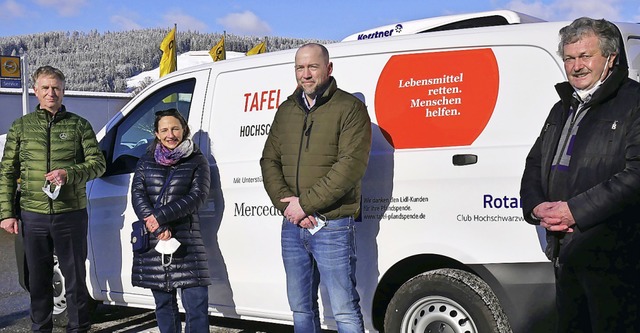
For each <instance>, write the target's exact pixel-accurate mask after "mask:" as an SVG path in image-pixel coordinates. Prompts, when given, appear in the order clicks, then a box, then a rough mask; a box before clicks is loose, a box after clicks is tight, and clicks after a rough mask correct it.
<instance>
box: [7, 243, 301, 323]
mask: <svg viewBox="0 0 640 333" xmlns="http://www.w3.org/2000/svg"><path fill="white" fill-rule="evenodd" d="M14 237H15V236H13V235H10V234H8V233H6V232H5V231H4V230H0V332H2V333H4V332H7V333H8V332H11V333H14V332H16V333H19V332H31V329H30V328H31V320H30V319H29V294H28V293H27V292H26V291H25V290H23V289H22V287H21V286H20V283H19V282H18V273H17V266H16V259H15V250H14ZM92 323H93V324H92V328H91V331H90V332H95V333H98V332H99V333H106V332H119V333H133V332H154V333H155V332H159V331H158V328H157V325H156V322H155V315H154V312H153V311H151V310H147V309H136V308H126V307H119V306H111V305H104V304H100V305H98V307H97V308H96V310H95V311H94V312H93V313H92ZM209 323H210V328H209V332H210V333H289V332H293V328H292V327H291V326H285V325H275V324H265V323H257V322H247V321H240V320H235V319H228V318H217V317H210V319H209ZM183 325H184V318H183ZM54 332H55V333H62V332H65V329H64V328H60V327H56V328H55V329H54Z"/></svg>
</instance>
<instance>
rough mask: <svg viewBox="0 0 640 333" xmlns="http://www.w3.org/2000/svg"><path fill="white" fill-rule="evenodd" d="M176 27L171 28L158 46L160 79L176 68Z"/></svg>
mask: <svg viewBox="0 0 640 333" xmlns="http://www.w3.org/2000/svg"><path fill="white" fill-rule="evenodd" d="M175 41H176V27H173V29H171V31H169V33H168V34H167V36H166V37H165V38H164V39H163V40H162V43H161V44H160V50H162V58H161V59H160V77H163V76H165V75H167V74H169V73H171V72H173V71H175V70H176V69H177V67H178V65H177V62H178V61H177V54H176V44H175Z"/></svg>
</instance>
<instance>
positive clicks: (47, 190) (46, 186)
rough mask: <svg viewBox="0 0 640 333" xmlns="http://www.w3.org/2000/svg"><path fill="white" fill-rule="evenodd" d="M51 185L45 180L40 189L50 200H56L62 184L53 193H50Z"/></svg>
mask: <svg viewBox="0 0 640 333" xmlns="http://www.w3.org/2000/svg"><path fill="white" fill-rule="evenodd" d="M51 185H53V184H51V183H50V182H49V181H48V180H45V181H44V186H43V187H42V192H44V194H46V195H47V196H48V197H49V198H51V200H56V199H57V198H58V195H59V194H60V188H61V187H62V184H60V185H57V186H56V187H55V189H54V190H53V192H51Z"/></svg>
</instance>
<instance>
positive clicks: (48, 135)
mask: <svg viewBox="0 0 640 333" xmlns="http://www.w3.org/2000/svg"><path fill="white" fill-rule="evenodd" d="M45 112H47V113H48V112H49V111H45ZM56 114H57V112H56V113H54V114H53V115H52V116H51V120H49V122H48V123H47V158H46V160H47V173H49V172H51V127H53V122H54V120H55V119H56ZM48 200H49V214H53V199H51V198H48Z"/></svg>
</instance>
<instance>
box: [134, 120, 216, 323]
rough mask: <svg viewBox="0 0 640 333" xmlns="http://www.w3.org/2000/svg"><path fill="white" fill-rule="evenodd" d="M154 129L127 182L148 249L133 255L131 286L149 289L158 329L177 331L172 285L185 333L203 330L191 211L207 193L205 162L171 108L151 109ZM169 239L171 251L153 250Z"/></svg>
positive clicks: (199, 249) (204, 274) (203, 282)
mask: <svg viewBox="0 0 640 333" xmlns="http://www.w3.org/2000/svg"><path fill="white" fill-rule="evenodd" d="M154 130H155V135H156V139H155V141H154V142H153V143H152V145H151V146H150V147H149V149H148V151H147V154H145V155H144V156H142V157H141V158H140V161H138V165H137V167H136V170H135V174H134V177H133V183H132V186H131V201H132V203H133V208H134V210H135V212H136V215H137V216H138V218H139V219H141V220H144V221H145V224H146V227H147V229H148V230H149V231H150V232H151V233H153V236H151V241H150V243H151V249H150V250H149V251H147V252H145V253H140V254H138V253H134V256H133V271H132V284H133V285H134V286H138V287H143V288H150V289H151V291H152V293H153V297H154V299H155V303H156V319H157V321H158V328H159V329H160V332H162V333H168V332H180V331H181V323H180V316H179V313H178V303H177V299H176V291H177V289H178V288H180V289H181V291H182V295H181V299H182V305H183V307H184V308H185V311H186V320H185V321H186V325H185V326H186V332H209V318H208V306H209V298H208V288H207V286H208V285H209V284H211V281H210V279H209V270H208V265H207V257H206V252H205V247H204V244H203V242H202V238H201V235H200V225H199V221H198V220H199V219H198V214H197V212H198V209H199V208H200V207H202V205H203V204H204V203H205V200H206V198H207V196H208V195H209V187H210V184H211V181H210V170H209V164H208V162H207V159H206V158H205V157H204V155H203V154H202V153H201V152H200V151H199V149H198V148H197V147H196V146H195V145H194V144H193V142H192V141H191V139H189V127H188V126H187V122H186V121H185V119H184V118H183V117H182V115H180V113H179V112H178V111H177V110H176V109H169V110H165V111H159V112H156V117H155V121H154ZM170 175H171V177H170ZM167 181H168V183H167V186H166V187H165V189H164V192H162V188H163V185H164V184H165V183H166V182H167ZM160 192H162V197H159V195H160V194H161V193H160ZM157 201H160V204H158V205H156V202H157ZM171 238H175V240H177V241H178V242H179V243H180V246H179V247H178V249H177V250H176V251H175V252H174V253H173V254H171V255H169V254H167V255H161V254H160V253H159V252H158V251H156V248H155V247H156V245H157V244H158V243H162V242H163V241H168V240H170V239H171ZM171 242H174V241H171ZM162 245H166V243H165V244H161V245H160V246H162Z"/></svg>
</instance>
